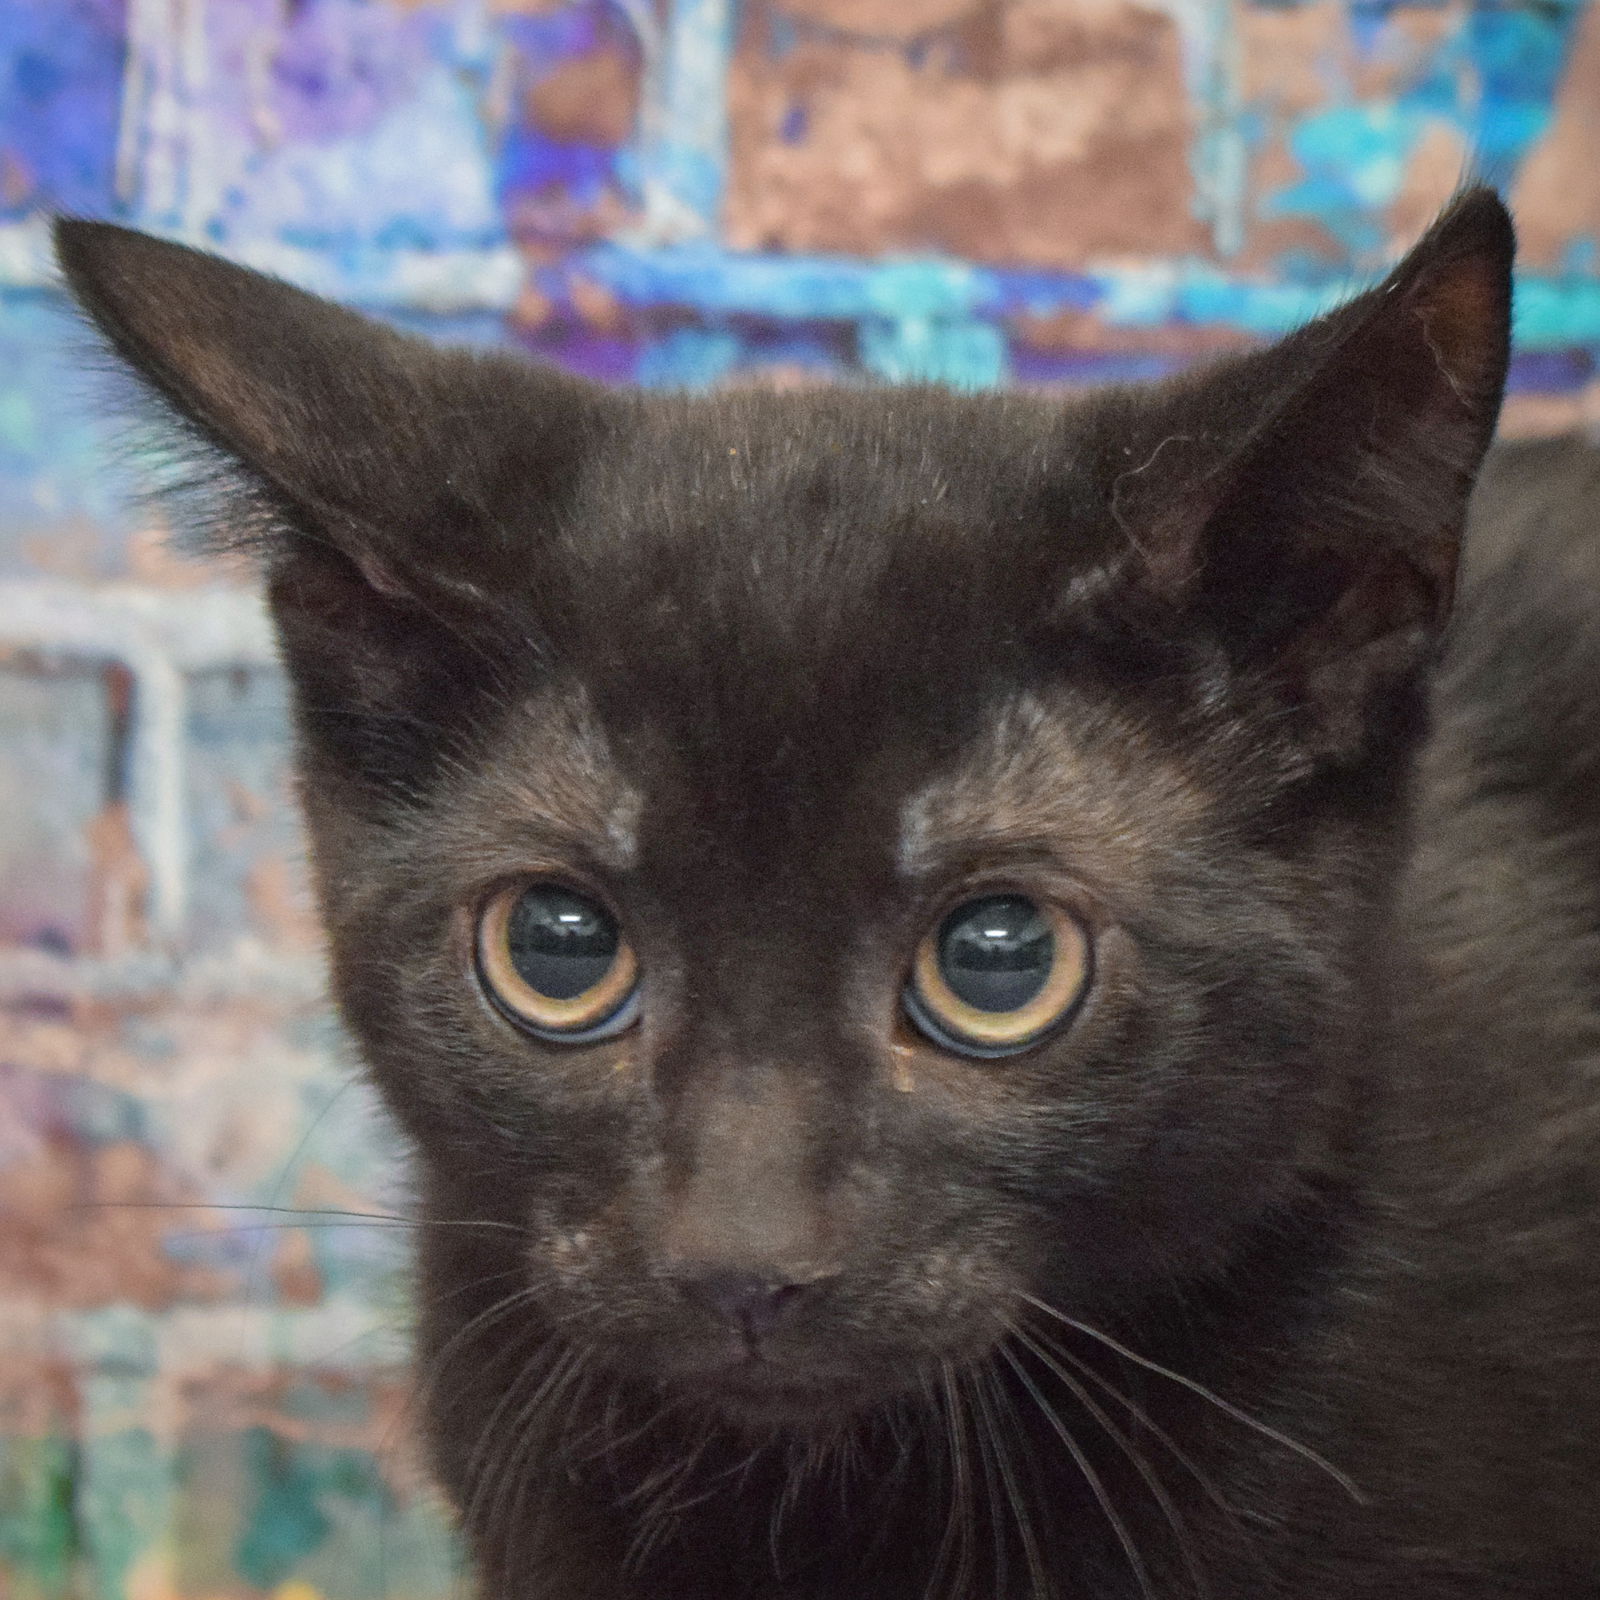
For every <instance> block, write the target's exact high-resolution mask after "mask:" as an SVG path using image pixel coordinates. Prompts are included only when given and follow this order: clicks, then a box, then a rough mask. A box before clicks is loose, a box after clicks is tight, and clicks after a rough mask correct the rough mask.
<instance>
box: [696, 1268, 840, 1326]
mask: <svg viewBox="0 0 1600 1600" xmlns="http://www.w3.org/2000/svg"><path fill="white" fill-rule="evenodd" d="M821 1281H822V1277H821V1276H818V1275H812V1276H808V1277H807V1278H806V1280H805V1281H804V1282H798V1283H795V1282H787V1281H785V1278H784V1277H783V1276H778V1277H773V1276H770V1275H767V1274H763V1273H759V1272H742V1271H736V1270H731V1269H715V1268H713V1269H711V1270H709V1271H702V1272H688V1273H684V1274H682V1275H680V1276H679V1278H678V1287H679V1289H680V1290H681V1291H682V1292H683V1294H684V1296H685V1297H686V1298H687V1299H689V1300H692V1301H693V1302H694V1303H695V1304H696V1305H698V1306H702V1307H704V1308H705V1309H706V1310H707V1311H710V1312H712V1313H713V1314H714V1315H715V1316H718V1317H720V1318H721V1319H722V1320H723V1321H724V1322H726V1323H728V1324H729V1325H730V1326H731V1327H734V1328H736V1329H738V1331H739V1332H740V1333H742V1334H744V1336H745V1337H746V1338H747V1339H750V1340H751V1341H755V1340H757V1339H763V1338H765V1337H766V1336H767V1335H768V1334H770V1333H772V1332H773V1331H774V1330H775V1329H777V1328H778V1326H779V1325H780V1324H781V1323H782V1322H784V1321H785V1320H786V1319H787V1318H788V1317H790V1316H791V1315H793V1313H794V1310H795V1307H796V1305H797V1303H798V1302H800V1301H801V1300H804V1299H805V1298H806V1297H807V1296H808V1295H809V1294H810V1293H811V1292H812V1291H813V1289H814V1288H815V1287H816V1286H817V1285H818V1284H819V1283H820V1282H821Z"/></svg>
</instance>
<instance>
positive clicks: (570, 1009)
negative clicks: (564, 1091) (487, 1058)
mask: <svg viewBox="0 0 1600 1600" xmlns="http://www.w3.org/2000/svg"><path fill="white" fill-rule="evenodd" d="M478 972H479V976H480V978H481V980H482V982H483V984H484V987H485V988H486V989H487V990H488V992H489V995H490V997H491V998H492V999H493V1000H494V1001H495V1003H496V1004H497V1005H498V1006H499V1007H500V1009H501V1010H502V1011H504V1012H506V1013H507V1014H508V1015H509V1016H510V1017H511V1019H512V1020H513V1021H514V1022H517V1023H519V1024H521V1025H522V1026H524V1027H526V1028H528V1029H529V1030H530V1031H531V1032H533V1033H536V1034H538V1035H540V1036H541V1037H543V1038H550V1039H560V1040H564V1041H566V1042H568V1043H576V1042H585V1041H588V1040H591V1039H600V1038H605V1037H607V1036H609V1035H610V1034H613V1033H620V1032H621V1031H622V1029H623V1028H625V1027H627V1026H628V1024H629V1023H630V1022H632V1020H633V1017H634V1014H635V1012H636V1010H637V1003H636V1002H637V994H638V984H639V963H638V960H637V958H636V957H635V955H634V953H633V946H632V945H630V944H629V943H628V940H627V938H626V936H625V935H624V934H623V932H622V929H621V927H620V926H619V924H618V922H617V919H616V918H615V917H614V916H613V915H612V914H611V912H610V911H608V910H607V909H606V907H605V906H603V905H601V904H600V902H599V901H598V900H595V899H593V898H592V897H591V896H589V895H586V894H580V893H579V892H578V891H577V890H576V889H569V888H568V887H567V886H566V885H565V884H561V883H549V882H540V883H533V884H519V885H514V886H513V887H511V888H508V889H502V890H501V891H500V892H499V893H498V894H497V895H495V896H494V898H493V899H492V900H490V901H489V903H488V904H487V905H486V906H485V907H484V909H483V913H482V915H481V917H480V918H479V920H478Z"/></svg>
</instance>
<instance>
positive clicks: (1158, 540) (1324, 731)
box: [1153, 189, 1513, 750]
mask: <svg viewBox="0 0 1600 1600" xmlns="http://www.w3.org/2000/svg"><path fill="white" fill-rule="evenodd" d="M1512 253H1513V238H1512V233H1511V225H1510V220H1509V218H1508V217H1507V215H1506V212H1505V209H1504V207H1503V206H1502V205H1501V204H1500V202H1499V200H1498V199H1497V198H1496V197H1495V196H1494V194H1493V193H1492V192H1490V191H1489V190H1486V189H1483V190H1477V191H1474V192H1472V193H1470V194H1467V195H1464V196H1463V197H1462V198H1461V199H1459V200H1458V201H1457V202H1456V203H1455V204H1454V205H1453V206H1452V207H1451V208H1450V209H1449V210H1447V211H1446V212H1445V214H1444V215H1443V216H1442V217H1441V218H1440V220H1439V221H1438V222H1437V223H1436V224H1435V226H1434V227H1433V229H1432V230H1431V231H1430V232H1429V233H1428V235H1427V236H1426V237H1425V238H1424V239H1423V240H1422V242H1421V243H1420V244H1419V245H1418V246H1417V247H1416V249H1414V250H1413V251H1412V252H1411V254H1410V255H1409V256H1407V257H1406V259H1405V260H1404V261H1403V262H1401V264H1400V266H1399V267H1398V268H1396V269H1395V271H1394V272H1393V273H1392V274H1391V275H1390V276H1389V278H1387V279H1386V280H1385V281H1384V282H1383V283H1382V284H1380V285H1379V286H1378V287H1377V288H1375V289H1372V290H1370V291H1369V292H1367V293H1366V294H1364V295H1362V296H1360V297H1359V298H1358V299H1356V300H1354V301H1353V302H1351V303H1350V304H1349V305H1347V306H1345V307H1343V308H1342V309H1340V310H1338V311H1335V312H1334V313H1332V314H1331V315H1330V316H1328V317H1325V318H1323V319H1321V320H1320V321H1318V322H1315V323H1312V324H1311V325H1309V326H1308V327H1306V328H1304V329H1302V330H1301V331H1300V332H1299V333H1297V334H1295V335H1292V336H1291V337H1290V338H1289V339H1288V340H1285V341H1284V342H1283V343H1282V344H1281V345H1279V346H1277V347H1276V348H1275V349H1273V350H1271V351H1268V352H1265V353H1264V354H1263V355H1262V356H1260V357H1256V358H1252V359H1251V360H1249V361H1246V362H1243V363H1239V364H1236V365H1235V366H1234V367H1233V368H1231V369H1230V370H1229V371H1228V373H1227V374H1226V375H1225V376H1224V377H1223V378H1222V379H1221V380H1220V383H1221V387H1223V388H1228V387H1230V386H1231V388H1232V389H1233V391H1234V393H1233V395H1232V396H1231V397H1230V396H1229V395H1227V394H1214V395H1213V396H1212V397H1211V399H1212V403H1213V408H1214V410H1215V411H1219V412H1222V413H1224V414H1226V413H1227V412H1228V411H1229V410H1230V409H1231V410H1232V411H1233V412H1234V413H1238V412H1240V411H1245V412H1246V414H1249V410H1250V406H1251V405H1252V404H1253V405H1254V406H1255V408H1256V409H1255V413H1254V420H1253V422H1252V423H1251V425H1250V426H1249V427H1248V428H1247V430H1246V432H1245V435H1244V437H1243V439H1242V440H1241V441H1240V442H1238V443H1237V444H1236V445H1235V446H1234V447H1233V448H1232V449H1231V451H1230V452H1228V453H1227V454H1226V455H1225V456H1224V457H1223V458H1222V460H1221V461H1220V463H1219V464H1217V465H1216V466H1214V467H1213V468H1212V469H1211V470H1209V471H1208V472H1207V473H1206V475H1205V476H1204V478H1203V480H1202V481H1200V482H1198V483H1195V484H1191V485H1190V486H1189V492H1188V493H1187V494H1186V495H1185V496H1184V497H1183V498H1182V501H1181V503H1179V502H1178V501H1174V502H1172V504H1173V505H1174V507H1175V509H1172V510H1169V511H1168V513H1167V516H1166V519H1165V521H1164V522H1162V523H1158V524H1157V532H1156V533H1155V535H1154V536H1153V542H1154V543H1155V544H1156V545H1157V546H1158V548H1159V550H1160V554H1161V556H1162V559H1163V560H1164V562H1165V567H1164V568H1163V569H1162V575H1163V577H1164V578H1165V580H1166V582H1167V583H1168V584H1169V586H1171V587H1173V588H1174V589H1175V591H1176V596H1177V597H1178V598H1179V599H1181V601H1182V603H1184V604H1185V605H1186V606H1187V607H1189V608H1190V609H1192V610H1194V611H1197V612H1198V613H1199V614H1200V615H1201V616H1202V617H1203V618H1204V619H1205V620H1206V621H1207V622H1208V623H1209V625H1210V627H1211V628H1212V629H1213V630H1214V631H1215V633H1216V634H1217V636H1218V637H1219V639H1220V640H1221V642H1222V643H1223V645H1224V647H1225V649H1226V650H1227V652H1228V654H1229V655H1230V657H1231V658H1232V659H1233V661H1234V663H1235V666H1236V667H1237V668H1238V669H1239V670H1240V671H1242V672H1246V673H1249V674H1251V675H1254V676H1258V677H1270V678H1272V679H1274V680H1275V681H1276V682H1277V683H1278V684H1279V685H1280V687H1281V688H1282V689H1283V690H1284V692H1286V693H1287V694H1288V695H1289V697H1290V698H1291V699H1292V700H1294V701H1295V702H1296V703H1297V704H1298V706H1299V707H1300V708H1301V709H1302V710H1303V711H1304V713H1305V714H1306V719H1307V733H1308V737H1310V738H1311V739H1312V740H1313V742H1315V743H1317V744H1320V745H1322V746H1323V747H1324V748H1326V749H1329V750H1334V749H1348V748H1349V747H1350V744H1351V741H1352V739H1355V740H1356V741H1357V743H1359V737H1358V736H1359V730H1360V728H1361V727H1362V726H1363V724H1364V722H1365V720H1366V719H1367V718H1368V717H1369V715H1372V714H1375V705H1376V702H1375V699H1374V697H1375V696H1380V695H1381V694H1382V693H1383V692H1384V691H1385V689H1386V688H1392V687H1394V686H1395V684H1396V682H1397V680H1400V679H1403V678H1405V676H1406V675H1407V674H1408V673H1410V672H1412V671H1414V669H1415V668H1416V667H1417V666H1418V665H1419V664H1420V663H1421V662H1422V661H1423V660H1424V659H1426V657H1427V654H1428V652H1429V651H1430V649H1431V648H1432V644H1433V641H1434V640H1435V639H1436V638H1437V636H1438V634H1439V632H1440V630H1441V628H1442V626H1443V624H1444V621H1445V619H1446V616H1447V615H1448V612H1449V608H1450V602H1451V598H1452V595H1453V591H1454V582H1455V571H1456V564H1457V559H1458V555H1459V550H1460V541H1461V535H1462V530H1463V527H1464V524H1465V519H1466V510H1467V501H1468V497H1469V495H1470V493H1471V489H1472V483H1473V479H1474V477H1475V476H1476V473H1477V470H1478V467H1479V465H1480V464H1481V462H1482V460H1483V455H1484V452H1485V450H1486V449H1487V448H1488V444H1489V441H1490V438H1491V437H1492V435H1493V432H1494V426H1495V420H1496V417H1497V415H1498V410H1499V404H1500V395H1501V389H1502V386H1503V384H1504V380H1505V373H1506V366H1507V362H1508V360H1509V354H1510V312H1511V260H1512ZM1252 386H1253V387H1254V388H1255V389H1256V391H1257V392H1258V393H1259V394H1261V395H1265V396H1267V397H1268V398H1267V399H1266V400H1264V401H1253V402H1250V401H1242V400H1241V399H1239V397H1238V396H1239V392H1240V391H1241V388H1244V389H1248V388H1250V387H1252ZM1202 393H1203V390H1202Z"/></svg>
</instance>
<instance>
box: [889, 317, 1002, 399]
mask: <svg viewBox="0 0 1600 1600" xmlns="http://www.w3.org/2000/svg"><path fill="white" fill-rule="evenodd" d="M858 350H859V353H860V357H861V364H862V365H863V366H864V367H865V368H866V369H867V371H869V372H870V373H872V374H874V376H876V377H879V378H883V379H885V380H886V381H888V382H890V383H947V384H949V385H950V386H951V387H952V388H956V389H990V388H993V387H994V386H995V385H996V384H998V383H1000V382H1002V381H1003V380H1004V378H1005V375H1006V363H1007V354H1006V341H1005V336H1004V335H1003V334H1002V333H1001V331H1000V330H999V329H998V328H996V327H995V326H994V325H993V324H992V323H987V322H957V321H947V320H945V319H944V318H939V317H898V318H896V319H895V320H893V321H867V322H864V323H862V325H861V332H860V343H859V346H858Z"/></svg>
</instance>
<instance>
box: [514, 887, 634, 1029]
mask: <svg viewBox="0 0 1600 1600" xmlns="http://www.w3.org/2000/svg"><path fill="white" fill-rule="evenodd" d="M506 943H507V945H508V946H509V947H510V955H511V965H512V966H514V967H515V968H516V969H517V976H518V977H520V978H521V979H522V981H523V982H524V983H525V984H527V985H528V987H529V988H530V989H533V990H535V991H536V992H537V993H539V994H542V995H547V996H548V997H549V998H550V999H552V1000H575V999H577V997H578V996H579V995H580V994H583V993H584V992H585V991H586V990H589V989H592V988H594V986H595V985H596V984H597V983H599V982H600V980H601V979H602V978H604V977H605V975H606V974H607V973H608V972H610V970H611V967H612V964H613V963H614V962H615V961H616V959H617V925H616V923H615V922H614V921H613V920H612V918H611V916H610V915H609V914H608V913H607V912H605V911H603V910H602V909H601V908H600V907H599V906H597V905H596V904H595V903H594V901H592V900H586V899H584V897H583V896H582V895H580V894H573V892H572V891H571V890H570V889H558V888H556V887H554V886H553V885H550V884H541V885H539V886H538V887H537V888H533V889H530V890H528V892H527V893H526V894H525V895H523V897H522V898H521V899H520V900H519V901H517V903H516V905H515V906H514V907H513V908H512V911H511V919H510V923H509V925H508V926H507V928H506Z"/></svg>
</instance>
